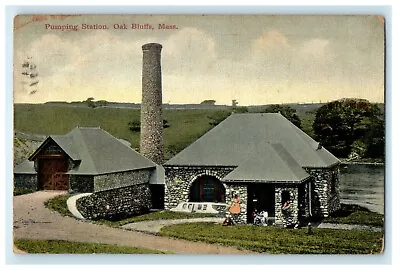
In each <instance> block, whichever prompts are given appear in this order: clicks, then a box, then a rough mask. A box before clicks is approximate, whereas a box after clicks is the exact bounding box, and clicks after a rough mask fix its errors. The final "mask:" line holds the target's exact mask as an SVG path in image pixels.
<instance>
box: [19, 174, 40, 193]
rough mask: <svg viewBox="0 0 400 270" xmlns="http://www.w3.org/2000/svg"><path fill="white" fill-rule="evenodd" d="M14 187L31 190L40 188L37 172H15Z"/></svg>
mask: <svg viewBox="0 0 400 270" xmlns="http://www.w3.org/2000/svg"><path fill="white" fill-rule="evenodd" d="M14 188H27V189H31V190H37V188H38V179H37V174H25V173H18V174H17V173H15V174H14Z"/></svg>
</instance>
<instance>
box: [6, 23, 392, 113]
mask: <svg viewBox="0 0 400 270" xmlns="http://www.w3.org/2000/svg"><path fill="white" fill-rule="evenodd" d="M82 24H88V25H96V24H97V25H105V26H106V27H107V28H108V29H82ZM124 24H125V25H126V28H127V29H115V28H119V27H114V26H116V25H120V26H122V25H124ZM132 24H139V25H141V26H142V27H143V28H149V26H150V25H151V26H152V27H153V29H140V30H138V29H132ZM159 24H165V25H169V26H171V28H173V29H158V28H159ZM75 25H76V26H77V30H76V31H74V30H67V29H64V31H63V30H62V29H60V28H62V27H63V26H64V27H68V26H70V27H71V26H75ZM174 25H175V27H174ZM54 28H58V29H54ZM149 42H156V43H160V44H162V46H163V49H162V52H161V66H162V87H163V102H164V103H170V104H187V103H194V104H198V103H200V102H202V101H203V100H208V99H211V100H216V104H227V105H230V104H231V103H232V100H233V99H235V100H237V101H238V103H239V105H243V106H246V105H264V104H276V103H298V102H299V103H303V102H327V101H332V100H336V99H341V98H363V99H367V100H369V101H371V102H383V101H384V20H383V18H382V17H380V16H373V15H369V16H362V15H361V16H360V15H359V16H345V15H338V16H327V15H325V16H317V15H310V16H303V15H204V16H201V15H175V16H174V15H153V16H151V15H140V16H139V15H72V16H54V15H53V16H50V15H36V16H35V15H34V16H28V15H26V16H17V17H16V18H15V20H14V102H16V103H42V102H47V101H68V102H70V101H81V100H86V99H87V98H88V97H93V98H94V99H95V100H108V101H116V102H133V103H140V102H141V69H142V49H141V46H142V45H143V44H145V43H149ZM28 57H29V59H30V62H32V63H34V64H35V65H36V71H37V73H38V77H36V78H37V80H38V81H39V82H38V84H37V85H36V86H34V87H29V84H30V83H31V82H32V80H31V79H27V77H26V76H23V75H22V74H21V73H22V72H23V71H24V69H23V68H22V63H23V62H24V61H25V60H26V59H28ZM33 89H34V90H35V91H32V90H33Z"/></svg>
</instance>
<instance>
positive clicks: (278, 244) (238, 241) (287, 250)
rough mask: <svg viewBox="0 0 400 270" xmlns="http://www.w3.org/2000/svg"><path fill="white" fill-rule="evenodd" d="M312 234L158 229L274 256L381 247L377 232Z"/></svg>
mask: <svg viewBox="0 0 400 270" xmlns="http://www.w3.org/2000/svg"><path fill="white" fill-rule="evenodd" d="M312 232H313V233H312V234H308V233H307V229H297V230H295V229H282V228H277V227H272V226H268V227H259V226H249V225H236V226H222V225H221V224H214V223H186V224H178V225H171V226H166V227H163V228H162V229H161V235H162V236H168V237H175V238H180V239H186V240H190V241H201V242H207V243H212V244H221V245H225V246H233V247H236V248H239V249H246V250H252V251H256V252H262V253H264V252H265V253H273V254H371V253H379V252H380V251H381V247H382V237H383V233H380V232H367V231H356V230H336V229H318V228H313V230H312Z"/></svg>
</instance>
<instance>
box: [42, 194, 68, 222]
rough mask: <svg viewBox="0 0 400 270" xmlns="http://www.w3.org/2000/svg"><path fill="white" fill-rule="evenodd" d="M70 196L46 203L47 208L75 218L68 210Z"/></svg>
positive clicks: (60, 196) (57, 197) (56, 198)
mask: <svg viewBox="0 0 400 270" xmlns="http://www.w3.org/2000/svg"><path fill="white" fill-rule="evenodd" d="M68 198H69V195H59V196H56V197H54V198H51V199H48V200H47V201H45V202H44V206H46V208H48V209H50V210H53V211H56V212H58V213H60V214H61V215H62V216H68V217H73V215H72V214H71V212H70V211H69V210H68V206H67V200H68Z"/></svg>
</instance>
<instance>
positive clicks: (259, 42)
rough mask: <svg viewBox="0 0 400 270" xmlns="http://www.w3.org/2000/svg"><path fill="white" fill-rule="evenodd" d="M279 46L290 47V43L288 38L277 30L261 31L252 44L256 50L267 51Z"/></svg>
mask: <svg viewBox="0 0 400 270" xmlns="http://www.w3.org/2000/svg"><path fill="white" fill-rule="evenodd" d="M279 47H290V45H289V40H288V38H287V37H286V36H285V35H284V34H283V33H281V32H279V31H277V30H269V31H265V32H263V34H262V35H261V36H259V37H258V38H257V39H255V40H254V41H253V44H252V49H253V50H255V51H256V52H259V51H268V50H271V49H274V48H279Z"/></svg>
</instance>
